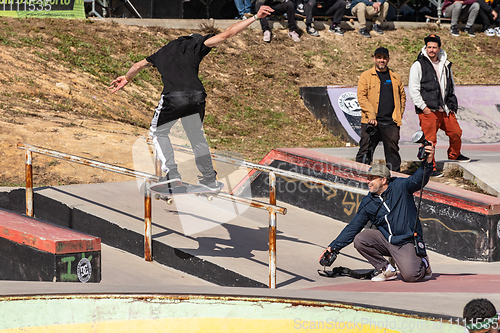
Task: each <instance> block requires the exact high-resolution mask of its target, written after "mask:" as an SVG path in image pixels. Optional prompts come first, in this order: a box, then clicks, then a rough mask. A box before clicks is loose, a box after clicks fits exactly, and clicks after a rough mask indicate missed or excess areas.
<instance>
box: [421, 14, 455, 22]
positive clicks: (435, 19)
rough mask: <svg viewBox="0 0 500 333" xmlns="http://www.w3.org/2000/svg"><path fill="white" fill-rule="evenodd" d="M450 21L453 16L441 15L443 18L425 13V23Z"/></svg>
mask: <svg viewBox="0 0 500 333" xmlns="http://www.w3.org/2000/svg"><path fill="white" fill-rule="evenodd" d="M440 21H441V22H442V21H444V22H450V21H451V18H449V17H441V18H438V17H434V16H430V15H425V23H433V22H436V23H439V22H440Z"/></svg>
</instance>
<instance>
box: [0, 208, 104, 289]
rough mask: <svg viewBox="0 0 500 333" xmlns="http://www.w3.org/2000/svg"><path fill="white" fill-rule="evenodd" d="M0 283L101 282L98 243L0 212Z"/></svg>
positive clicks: (99, 242)
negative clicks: (8, 281) (5, 281)
mask: <svg viewBox="0 0 500 333" xmlns="http://www.w3.org/2000/svg"><path fill="white" fill-rule="evenodd" d="M0 229H1V232H0V267H1V269H0V280H15V281H53V282H78V281H80V282H100V281H101V240H100V239H99V238H97V237H93V236H90V235H86V234H83V233H81V232H77V231H73V230H69V229H66V228H61V227H59V226H55V225H52V224H48V223H45V222H42V221H38V220H35V219H32V218H29V217H26V216H22V215H19V214H16V213H13V212H8V211H5V210H0Z"/></svg>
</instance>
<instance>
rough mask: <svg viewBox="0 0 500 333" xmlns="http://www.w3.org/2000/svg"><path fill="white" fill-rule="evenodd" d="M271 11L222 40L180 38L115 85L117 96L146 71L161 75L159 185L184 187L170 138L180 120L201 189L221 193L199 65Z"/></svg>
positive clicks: (155, 128) (154, 131)
mask: <svg viewBox="0 0 500 333" xmlns="http://www.w3.org/2000/svg"><path fill="white" fill-rule="evenodd" d="M272 12H273V10H272V9H271V8H270V7H268V6H262V7H261V8H260V9H259V11H258V13H257V14H256V15H254V16H253V17H252V18H250V19H247V20H243V21H240V22H238V23H236V24H233V25H232V26H230V27H229V28H228V29H226V31H224V32H222V33H220V34H218V35H214V34H208V35H205V36H202V35H200V34H191V35H189V36H182V37H179V38H177V39H175V40H173V41H171V42H169V43H168V44H167V45H165V46H163V47H162V48H161V49H159V50H158V51H157V52H156V53H154V54H153V55H150V56H149V57H147V58H146V59H144V60H141V61H139V62H137V63H135V64H134V65H132V67H131V68H130V69H129V70H128V72H127V74H125V75H122V76H119V77H118V78H116V79H115V80H114V81H113V82H111V86H110V87H109V89H113V91H112V93H114V92H116V91H118V90H120V89H121V88H123V87H124V86H125V85H127V83H129V82H130V80H132V78H133V77H134V76H135V75H137V74H138V73H139V72H140V71H141V70H143V69H144V68H146V67H151V66H155V67H156V68H157V69H158V71H159V72H160V75H161V80H162V82H163V91H162V94H161V98H160V102H159V103H158V106H157V107H156V109H155V114H154V117H153V120H152V121H151V127H150V133H151V136H152V137H153V142H154V145H155V149H156V152H157V156H158V157H159V158H160V160H161V162H162V170H163V171H164V172H165V177H162V178H160V181H159V183H158V185H160V184H170V185H174V183H176V184H178V185H180V184H181V178H180V174H179V172H178V171H177V164H176V163H175V160H174V151H173V148H172V144H171V142H170V138H169V136H168V134H169V133H170V129H171V128H172V126H173V125H174V124H175V123H176V122H177V120H178V119H181V122H182V126H183V127H184V130H185V131H186V134H187V136H188V138H189V141H190V142H191V147H192V149H193V152H194V156H195V162H196V166H197V167H198V170H199V171H200V172H201V174H202V175H203V178H202V179H200V181H199V182H198V184H199V185H202V186H205V187H207V188H208V189H210V190H213V191H217V190H220V189H221V188H222V186H223V184H222V183H220V182H218V181H217V178H216V174H217V173H216V172H215V170H214V168H213V165H212V158H211V156H210V150H209V147H208V143H207V140H206V138H205V134H204V132H203V118H204V116H205V97H206V93H205V89H204V87H203V84H202V83H201V81H200V79H199V78H198V71H199V66H200V62H201V61H202V60H203V58H204V57H205V56H206V55H207V54H208V53H209V52H210V50H211V49H212V47H214V46H216V45H218V44H220V43H222V42H224V41H225V40H226V39H228V38H230V37H233V36H234V35H236V34H238V33H240V32H241V31H243V30H244V29H245V28H247V27H248V26H249V25H251V24H252V23H253V22H254V21H256V20H259V19H261V18H263V17H266V16H268V15H270V14H271V13H272Z"/></svg>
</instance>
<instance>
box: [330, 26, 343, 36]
mask: <svg viewBox="0 0 500 333" xmlns="http://www.w3.org/2000/svg"><path fill="white" fill-rule="evenodd" d="M328 32H331V33H334V34H336V35H339V36H344V32H343V31H342V29H340V27H339V26H338V25H332V26H331V27H330V29H328Z"/></svg>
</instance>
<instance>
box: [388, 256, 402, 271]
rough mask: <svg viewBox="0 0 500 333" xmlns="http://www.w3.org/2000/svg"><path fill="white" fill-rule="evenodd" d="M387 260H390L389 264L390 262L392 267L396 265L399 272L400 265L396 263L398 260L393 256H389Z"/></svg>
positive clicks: (395, 267)
mask: <svg viewBox="0 0 500 333" xmlns="http://www.w3.org/2000/svg"><path fill="white" fill-rule="evenodd" d="M387 261H389V264H390V265H391V266H392V267H394V269H395V270H396V272H398V271H399V269H398V266H397V265H396V261H395V260H394V258H393V257H389V258H388V259H387Z"/></svg>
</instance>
